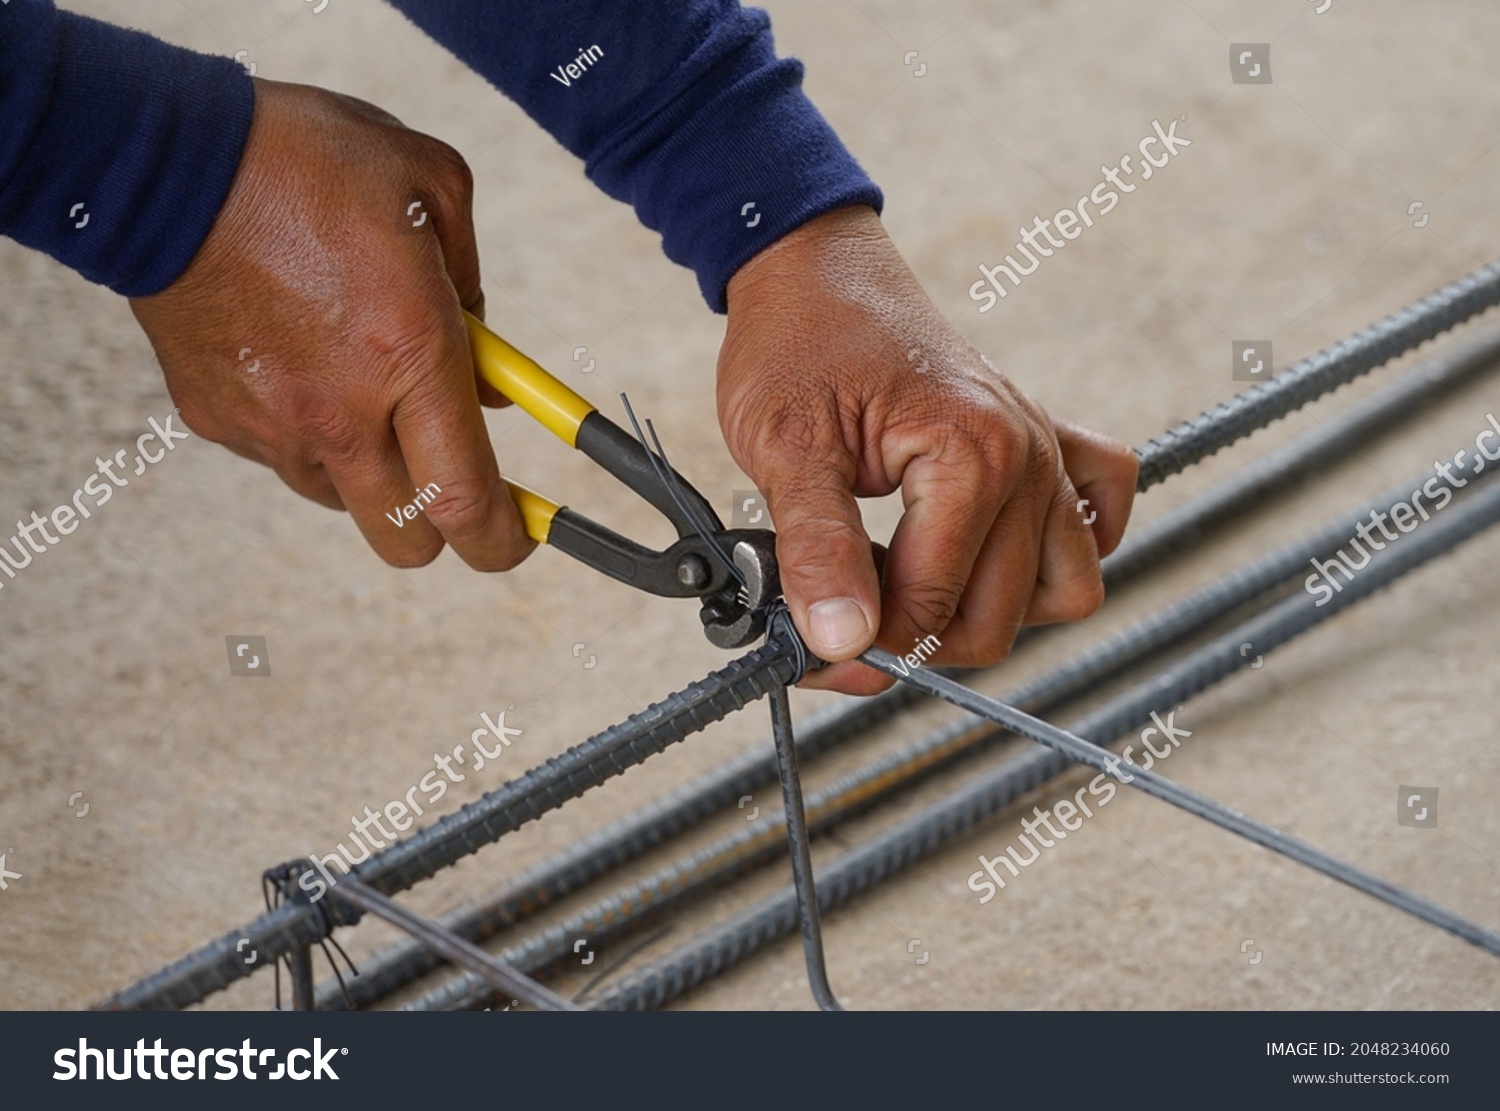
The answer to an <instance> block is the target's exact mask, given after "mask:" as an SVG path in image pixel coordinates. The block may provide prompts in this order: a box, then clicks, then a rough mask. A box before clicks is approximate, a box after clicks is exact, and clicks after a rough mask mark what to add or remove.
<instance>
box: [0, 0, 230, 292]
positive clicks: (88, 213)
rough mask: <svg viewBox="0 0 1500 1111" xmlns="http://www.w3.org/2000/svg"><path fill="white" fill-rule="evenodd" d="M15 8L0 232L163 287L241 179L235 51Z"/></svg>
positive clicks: (1, 101)
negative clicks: (208, 49)
mask: <svg viewBox="0 0 1500 1111" xmlns="http://www.w3.org/2000/svg"><path fill="white" fill-rule="evenodd" d="M8 6H13V7H14V8H16V9H20V10H18V11H14V14H15V15H16V17H17V22H16V24H15V25H14V28H13V29H16V30H19V31H20V32H21V36H20V38H18V39H11V41H10V42H8V43H7V44H6V45H5V46H3V47H0V60H3V62H4V63H5V67H6V68H8V69H10V70H11V75H10V76H9V77H7V78H5V79H4V81H3V83H0V109H3V111H4V112H5V113H6V116H7V118H6V119H3V120H0V232H3V233H4V234H5V235H8V236H10V237H11V238H13V239H15V240H17V241H18V242H21V243H24V244H26V245H27V246H29V247H34V248H36V249H37V250H39V251H43V252H45V253H47V254H49V255H51V256H52V257H53V258H55V259H57V260H58V261H59V262H62V263H63V264H65V265H67V266H70V267H72V268H73V269H75V270H77V271H78V272H79V273H81V274H82V275H83V276H84V277H86V278H88V279H89V280H91V281H95V282H98V283H100V284H101V285H106V286H108V287H109V288H111V289H113V290H114V291H115V292H117V293H121V294H124V295H126V296H130V297H139V296H145V295H147V294H151V293H156V292H159V291H160V290H162V289H165V288H166V287H167V286H168V285H170V284H171V283H172V282H173V281H175V280H176V278H177V277H178V276H179V275H180V274H181V273H182V272H183V271H184V270H185V269H186V268H187V266H188V263H190V262H191V261H192V259H193V256H194V255H195V254H196V253H197V251H198V248H199V247H200V246H201V245H202V243H203V240H204V239H205V238H206V237H207V235H208V232H209V230H210V229H211V228H212V226H213V223H214V219H215V218H216V217H217V215H218V212H219V209H220V207H221V206H222V205H223V203H224V199H225V197H226V196H227V195H228V193H229V188H230V186H231V185H232V184H233V182H234V175H235V172H236V170H237V169H238V168H239V163H240V156H241V154H242V153H243V151H244V146H245V140H246V139H247V137H248V136H249V133H250V121H251V117H252V116H253V114H254V108H255V93H254V84H253V82H252V81H251V80H250V77H249V75H248V74H247V73H246V72H245V71H244V69H243V68H242V67H241V66H240V65H238V64H237V63H236V62H234V61H232V60H231V59H229V58H218V57H211V56H209V55H204V54H199V53H196V52H194V51H190V50H185V49H183V48H181V47H177V46H172V45H170V44H168V43H165V42H162V41H160V40H159V39H155V38H152V37H151V36H150V35H146V34H142V33H140V32H138V31H130V30H126V29H124V28H120V27H115V26H112V25H110V24H107V23H101V22H99V21H98V20H94V19H89V18H86V17H84V16H78V15H73V14H71V13H67V12H57V11H55V10H54V9H53V8H52V5H51V4H50V3H41V2H38V0H11V5H8ZM0 17H3V15H0Z"/></svg>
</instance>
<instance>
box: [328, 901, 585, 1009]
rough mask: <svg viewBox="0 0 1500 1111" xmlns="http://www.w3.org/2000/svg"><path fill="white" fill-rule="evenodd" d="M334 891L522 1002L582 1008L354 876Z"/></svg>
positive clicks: (542, 1006) (552, 1006) (534, 1004)
mask: <svg viewBox="0 0 1500 1111" xmlns="http://www.w3.org/2000/svg"><path fill="white" fill-rule="evenodd" d="M335 890H336V893H335V895H334V896H333V897H334V898H335V899H343V900H345V901H347V902H350V903H353V904H354V905H355V906H356V907H358V908H359V909H360V910H362V911H365V912H367V913H370V914H373V915H375V916H377V917H379V918H383V919H385V920H386V921H387V922H389V923H390V924H391V925H393V926H395V927H397V928H398V929H402V930H405V931H406V932H407V933H409V934H411V935H412V936H413V937H415V938H417V939H418V940H420V941H421V942H422V944H423V945H427V946H430V947H431V948H432V949H433V950H434V951H435V952H438V953H441V954H442V956H443V959H444V960H447V961H451V962H452V963H454V964H456V965H458V966H460V967H461V968H467V969H468V970H469V971H470V972H472V973H474V974H475V975H478V976H482V977H483V978H484V980H485V982H486V983H488V984H490V985H491V986H492V987H494V988H496V989H497V990H499V991H502V992H505V993H506V994H507V995H509V996H511V997H512V998H514V999H518V1000H520V1001H521V1002H522V1003H527V1004H530V1005H531V1006H533V1007H535V1008H536V1009H537V1010H539V1011H581V1010H583V1008H582V1007H579V1006H576V1005H575V1004H573V1003H570V1002H569V1001H568V1000H566V999H564V998H563V997H562V996H560V995H558V994H557V993H556V992H555V991H553V990H552V989H551V988H547V987H543V986H542V985H541V984H539V983H537V982H536V981H535V980H533V979H531V978H530V977H529V976H524V975H522V974H521V973H519V972H517V971H516V970H515V969H514V968H511V967H510V966H509V965H507V964H506V963H505V962H504V961H498V960H496V959H495V958H494V957H492V956H490V955H489V954H488V953H486V952H485V951H484V950H483V949H481V948H479V946H477V945H475V944H473V943H472V942H469V941H465V940H464V939H463V938H461V937H459V936H458V935H457V934H454V933H452V932H451V931H449V930H445V929H444V928H443V927H442V926H440V925H438V924H437V923H436V922H433V921H431V920H429V919H426V918H423V917H422V916H421V915H419V914H417V913H415V912H414V911H411V910H408V909H407V908H406V907H403V906H402V905H401V904H400V903H398V902H396V901H395V900H394V899H391V898H387V897H386V896H385V895H382V894H381V893H380V892H378V891H376V890H375V889H374V888H373V887H367V886H366V885H365V884H363V883H361V882H360V881H359V880H357V879H355V878H354V877H353V876H345V877H344V878H343V879H342V880H340V881H339V885H338V887H337V888H336V889H335Z"/></svg>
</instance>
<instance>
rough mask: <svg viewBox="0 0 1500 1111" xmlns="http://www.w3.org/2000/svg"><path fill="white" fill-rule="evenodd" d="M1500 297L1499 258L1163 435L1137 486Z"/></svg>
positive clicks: (1148, 451) (1145, 451) (1145, 453)
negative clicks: (1497, 260) (1497, 261)
mask: <svg viewBox="0 0 1500 1111" xmlns="http://www.w3.org/2000/svg"><path fill="white" fill-rule="evenodd" d="M1496 304H1500V263H1491V264H1490V265H1488V266H1484V267H1481V268H1480V269H1478V270H1476V271H1474V272H1473V273H1472V274H1469V275H1468V276H1467V277H1463V278H1460V279H1459V280H1458V281H1456V282H1453V283H1452V284H1451V285H1446V286H1444V287H1443V288H1442V289H1440V290H1438V291H1437V292H1436V293H1433V294H1430V295H1429V296H1427V297H1424V298H1422V300H1420V301H1418V302H1417V303H1416V304H1414V305H1408V306H1407V307H1406V308H1404V309H1402V310H1401V311H1400V312H1397V313H1392V314H1391V315H1390V316H1388V317H1386V318H1385V319H1384V320H1382V321H1380V322H1379V323H1378V324H1372V325H1371V326H1370V327H1368V328H1366V329H1365V330H1364V331H1362V332H1356V333H1355V334H1354V335H1352V336H1350V337H1349V338H1348V339H1346V340H1344V341H1343V342H1341V343H1338V344H1336V345H1335V346H1333V347H1330V348H1327V349H1326V350H1323V351H1320V352H1318V353H1317V354H1316V355H1313V356H1310V357H1309V358H1306V359H1303V360H1302V361H1301V362H1300V363H1297V364H1296V365H1295V366H1293V367H1290V368H1289V369H1287V370H1285V371H1283V372H1282V373H1281V374H1278V375H1276V376H1275V377H1273V378H1270V379H1268V380H1267V381H1265V382H1258V383H1256V384H1255V385H1253V386H1251V387H1250V388H1249V389H1248V390H1245V391H1243V392H1241V393H1238V394H1236V395H1235V396H1234V397H1232V398H1230V399H1229V400H1228V401H1225V402H1222V403H1221V404H1219V405H1216V406H1214V407H1213V408H1212V409H1209V410H1207V411H1206V412H1203V413H1200V414H1199V415H1198V416H1196V417H1194V418H1193V419H1192V420H1188V421H1184V422H1183V423H1182V424H1179V425H1178V426H1177V427H1176V428H1172V429H1169V430H1168V431H1167V432H1165V433H1163V434H1162V435H1160V436H1158V437H1156V438H1155V439H1154V440H1152V441H1151V442H1150V443H1148V444H1147V445H1146V446H1145V447H1144V448H1142V449H1141V450H1140V452H1139V455H1140V461H1141V470H1140V476H1139V478H1138V479H1137V481H1136V489H1137V490H1147V489H1150V488H1151V487H1152V486H1155V485H1156V484H1157V483H1158V482H1161V481H1163V480H1164V479H1166V478H1168V477H1170V476H1171V475H1174V474H1179V473H1181V472H1182V471H1184V470H1186V469H1187V468H1188V467H1190V466H1191V465H1192V464H1194V463H1197V462H1199V461H1200V460H1202V459H1206V458H1207V457H1208V456H1210V455H1213V454H1214V453H1215V452H1217V451H1219V450H1221V449H1222V448H1225V447H1228V446H1229V445H1230V444H1232V443H1234V442H1235V441H1236V440H1239V439H1241V438H1243V437H1245V436H1248V435H1249V434H1250V433H1251V432H1254V431H1255V430H1256V429H1260V428H1265V427H1266V426H1267V425H1269V424H1272V423H1274V422H1275V421H1278V420H1280V419H1281V418H1282V417H1284V416H1286V415H1287V414H1288V413H1292V412H1295V411H1296V410H1298V409H1300V408H1302V406H1304V405H1306V404H1307V403H1308V402H1310V401H1314V400H1316V399H1317V398H1320V397H1322V396H1323V395H1324V394H1327V393H1331V392H1332V391H1334V390H1336V389H1338V388H1339V387H1340V386H1344V385H1347V384H1348V383H1350V382H1352V381H1354V379H1356V378H1358V377H1360V376H1361V375H1364V374H1367V373H1369V372H1370V371H1371V370H1374V369H1375V368H1376V367H1378V366H1380V365H1381V364H1382V363H1386V362H1389V361H1390V360H1391V359H1394V358H1395V357H1396V356H1397V355H1401V354H1404V353H1405V352H1407V351H1410V350H1412V349H1413V348H1415V347H1419V346H1421V345H1422V344H1423V343H1426V342H1427V341H1428V340H1430V339H1433V338H1435V337H1437V336H1440V335H1442V334H1443V333H1444V332H1446V331H1447V330H1448V329H1449V328H1452V327H1454V326H1456V325H1458V324H1461V323H1463V322H1464V321H1465V320H1468V319H1469V318H1470V317H1471V316H1475V315H1477V314H1478V313H1481V312H1483V311H1484V310H1485V309H1488V308H1491V307H1492V306H1494V305H1496Z"/></svg>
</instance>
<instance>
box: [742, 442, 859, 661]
mask: <svg viewBox="0 0 1500 1111" xmlns="http://www.w3.org/2000/svg"><path fill="white" fill-rule="evenodd" d="M758 469H759V470H760V471H761V476H762V478H761V481H762V482H763V483H764V485H763V487H762V492H763V493H764V494H765V496H766V504H767V506H768V507H769V509H770V510H771V517H772V519H773V520H774V521H775V522H776V561H777V563H778V564H779V567H780V574H781V588H782V590H783V592H784V593H785V595H786V602H787V605H788V607H790V609H791V611H792V620H793V621H794V622H796V625H797V629H798V631H799V632H801V634H802V636H803V639H805V640H806V641H807V645H808V647H809V648H810V649H812V651H813V652H814V653H816V654H817V655H818V656H819V657H821V658H822V659H824V660H827V661H828V662H829V663H837V662H839V661H841V660H848V659H853V658H854V657H855V656H857V655H859V654H860V653H861V652H863V651H864V650H865V649H866V648H868V647H869V646H870V645H871V644H872V643H873V642H874V640H875V631H876V630H877V629H878V628H879V627H880V580H879V576H878V575H877V573H876V570H875V558H874V554H873V552H872V550H871V545H870V537H869V534H867V533H866V532H865V527H864V522H863V521H862V520H861V518H860V514H859V505H858V504H857V503H856V502H855V500H854V494H853V492H852V491H851V490H850V486H851V482H850V480H849V478H847V477H846V476H845V475H843V474H841V473H840V470H839V468H838V467H836V466H823V467H818V466H813V467H809V465H808V462H807V459H806V458H805V457H798V458H789V459H786V460H785V461H782V460H777V461H776V463H775V464H774V465H773V466H772V468H771V469H770V471H769V473H768V472H767V471H766V469H765V468H764V466H762V467H761V468H758ZM848 469H849V470H850V471H851V472H852V471H853V469H854V465H853V461H852V460H850V461H849V464H848Z"/></svg>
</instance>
